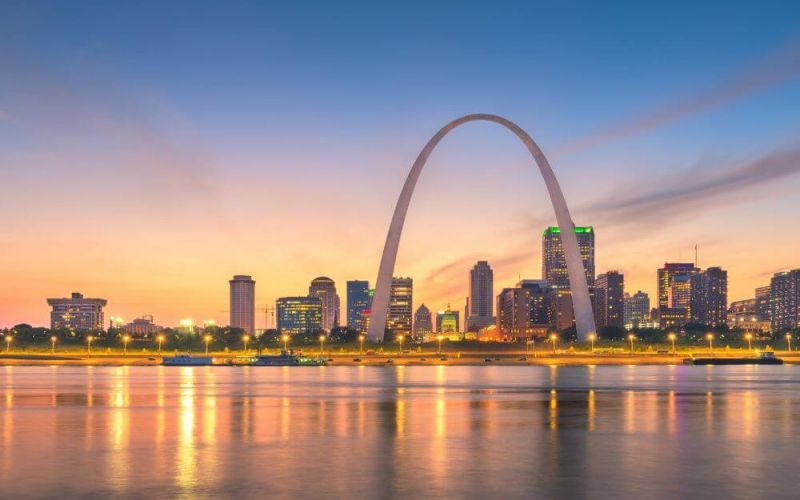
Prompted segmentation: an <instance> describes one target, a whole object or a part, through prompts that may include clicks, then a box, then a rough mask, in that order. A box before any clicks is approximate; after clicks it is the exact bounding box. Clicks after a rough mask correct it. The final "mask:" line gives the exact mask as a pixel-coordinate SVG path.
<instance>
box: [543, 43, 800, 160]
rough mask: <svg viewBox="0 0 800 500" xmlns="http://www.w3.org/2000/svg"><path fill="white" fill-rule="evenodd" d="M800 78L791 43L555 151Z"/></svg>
mask: <svg viewBox="0 0 800 500" xmlns="http://www.w3.org/2000/svg"><path fill="white" fill-rule="evenodd" d="M798 75H800V42H797V41H795V42H792V43H791V44H789V45H786V46H783V47H781V48H780V49H778V50H776V51H774V52H772V53H770V54H768V55H767V56H766V57H764V58H763V59H762V60H761V61H759V62H758V63H757V64H754V65H752V66H750V67H748V68H745V69H743V70H741V71H740V72H738V73H736V74H734V75H731V76H730V77H729V78H725V79H723V80H721V81H720V82H719V83H718V84H717V85H715V86H714V87H711V88H709V89H707V90H706V91H704V92H700V93H698V94H696V95H692V96H688V97H686V98H684V99H681V100H678V101H675V102H672V103H668V104H665V105H663V106H661V107H657V108H654V109H651V110H650V111H648V112H646V113H644V114H642V115H640V116H636V117H633V118H630V119H628V120H626V121H623V122H621V123H618V124H616V125H614V126H611V127H609V128H605V129H601V130H598V131H596V132H593V133H590V134H588V135H585V136H583V137H579V138H578V139H575V140H573V141H570V142H567V143H566V144H563V145H561V146H559V147H557V148H555V149H554V150H553V153H554V154H564V153H573V152H576V151H581V150H584V149H587V148H590V147H593V146H598V145H602V144H605V143H609V142H612V141H617V140H620V139H624V138H626V137H630V136H634V135H639V134H643V133H646V132H649V131H651V130H653V129H656V128H658V127H662V126H664V125H668V124H670V123H673V122H676V121H678V120H681V119H683V118H687V117H689V116H692V115H696V114H699V113H702V112H704V111H708V110H710V109H713V108H717V107H719V106H723V105H725V104H728V103H731V102H734V101H737V100H739V99H742V98H745V97H747V96H749V95H751V94H754V93H756V92H759V91H761V90H764V89H767V88H769V87H772V86H775V85H778V84H780V83H783V82H785V81H787V80H790V79H792V78H794V77H796V76H798Z"/></svg>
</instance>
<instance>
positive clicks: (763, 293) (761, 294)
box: [756, 285, 772, 321]
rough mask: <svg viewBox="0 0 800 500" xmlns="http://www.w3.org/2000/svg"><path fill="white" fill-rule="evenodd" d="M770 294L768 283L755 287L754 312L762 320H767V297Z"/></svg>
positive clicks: (768, 313)
mask: <svg viewBox="0 0 800 500" xmlns="http://www.w3.org/2000/svg"><path fill="white" fill-rule="evenodd" d="M771 294H772V290H771V287H770V285H766V286H760V287H758V288H756V314H757V315H758V319H760V320H762V321H769V319H770V311H769V307H770V306H769V297H770V295H771Z"/></svg>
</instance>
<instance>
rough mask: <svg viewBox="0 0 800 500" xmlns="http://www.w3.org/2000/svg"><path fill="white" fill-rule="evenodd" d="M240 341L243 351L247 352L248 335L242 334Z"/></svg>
mask: <svg viewBox="0 0 800 500" xmlns="http://www.w3.org/2000/svg"><path fill="white" fill-rule="evenodd" d="M242 342H243V343H244V353H245V354H247V343H248V342H250V335H242Z"/></svg>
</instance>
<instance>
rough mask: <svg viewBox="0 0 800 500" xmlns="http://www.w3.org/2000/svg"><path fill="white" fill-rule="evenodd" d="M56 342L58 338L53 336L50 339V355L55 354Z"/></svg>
mask: <svg viewBox="0 0 800 500" xmlns="http://www.w3.org/2000/svg"><path fill="white" fill-rule="evenodd" d="M56 340H58V338H57V337H56V336H55V335H53V336H52V337H50V354H55V353H56Z"/></svg>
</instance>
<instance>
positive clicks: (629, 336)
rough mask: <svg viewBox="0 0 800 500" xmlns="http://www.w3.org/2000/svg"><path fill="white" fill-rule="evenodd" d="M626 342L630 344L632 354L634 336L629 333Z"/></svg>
mask: <svg viewBox="0 0 800 500" xmlns="http://www.w3.org/2000/svg"><path fill="white" fill-rule="evenodd" d="M628 340H629V341H630V342H631V354H633V341H634V340H636V335H634V334H632V333H631V334H630V335H628Z"/></svg>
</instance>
